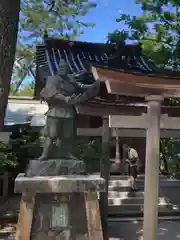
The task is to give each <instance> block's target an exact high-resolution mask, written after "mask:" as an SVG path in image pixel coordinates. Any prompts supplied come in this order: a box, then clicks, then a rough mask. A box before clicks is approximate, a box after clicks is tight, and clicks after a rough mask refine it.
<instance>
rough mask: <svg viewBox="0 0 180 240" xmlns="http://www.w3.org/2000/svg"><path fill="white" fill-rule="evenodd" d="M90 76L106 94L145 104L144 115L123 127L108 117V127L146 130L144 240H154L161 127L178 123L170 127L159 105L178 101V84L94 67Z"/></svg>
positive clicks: (164, 78) (118, 119) (116, 118)
mask: <svg viewBox="0 0 180 240" xmlns="http://www.w3.org/2000/svg"><path fill="white" fill-rule="evenodd" d="M92 73H93V75H94V78H95V79H96V80H99V81H103V82H105V84H106V87H107V90H108V93H109V94H116V95H125V96H137V97H143V98H145V100H146V101H147V115H143V116H142V117H141V116H140V117H136V116H134V119H131V120H130V116H128V117H126V118H127V119H126V120H127V121H126V124H125V121H123V120H122V118H123V116H110V117H109V120H110V121H109V125H110V127H113V128H114V127H116V128H120V127H121V128H123V126H124V128H130V126H131V127H132V128H138V127H139V128H140V129H141V128H145V129H147V131H146V169H145V196H144V234H143V239H145V240H155V239H157V237H156V234H157V225H158V204H157V203H158V192H159V153H160V126H161V127H162V128H164V129H165V128H168V126H170V125H171V128H170V129H172V128H173V126H174V124H175V126H174V129H175V128H177V124H178V125H179V123H180V121H179V119H178V120H177V118H174V119H173V118H171V119H170V121H172V123H171V122H170V121H169V118H168V116H167V115H165V116H161V103H162V102H163V100H164V98H170V97H172V98H177V97H180V81H179V80H177V78H175V77H171V78H170V77H167V76H162V75H156V76H147V75H140V74H139V75H138V74H132V73H124V72H114V71H111V70H109V69H104V68H95V67H92ZM133 120H134V121H133ZM125 125H126V126H125ZM137 125H138V127H137Z"/></svg>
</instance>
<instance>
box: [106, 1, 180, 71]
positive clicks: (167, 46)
mask: <svg viewBox="0 0 180 240" xmlns="http://www.w3.org/2000/svg"><path fill="white" fill-rule="evenodd" d="M136 3H137V4H140V5H141V9H142V12H143V13H142V15H141V16H130V15H128V14H121V15H120V17H119V18H117V19H116V22H123V23H124V24H125V25H127V26H128V30H127V31H124V30H123V31H121V30H116V31H115V32H114V33H111V34H109V36H108V38H109V41H111V39H112V41H114V39H115V38H116V36H120V37H119V38H117V39H116V41H120V42H121V41H122V39H123V40H124V41H125V40H127V39H129V40H132V41H138V42H141V43H142V47H143V50H144V53H145V54H146V55H148V56H149V57H150V58H151V59H152V60H153V61H154V62H155V63H156V65H157V66H158V67H161V68H165V67H169V68H172V69H173V70H179V69H180V68H179V65H180V1H179V0H148V1H145V0H137V1H136Z"/></svg>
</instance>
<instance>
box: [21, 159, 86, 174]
mask: <svg viewBox="0 0 180 240" xmlns="http://www.w3.org/2000/svg"><path fill="white" fill-rule="evenodd" d="M72 174H81V175H85V174H86V169H85V164H84V162H83V161H82V160H78V159H49V160H47V161H40V160H31V161H30V162H29V166H28V168H27V170H26V173H25V175H26V176H27V177H33V176H58V175H72Z"/></svg>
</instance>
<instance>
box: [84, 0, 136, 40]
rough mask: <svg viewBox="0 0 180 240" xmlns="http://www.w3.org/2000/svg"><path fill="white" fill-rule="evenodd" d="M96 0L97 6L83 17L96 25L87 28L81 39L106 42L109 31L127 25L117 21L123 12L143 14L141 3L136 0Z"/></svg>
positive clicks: (85, 20)
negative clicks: (136, 2)
mask: <svg viewBox="0 0 180 240" xmlns="http://www.w3.org/2000/svg"><path fill="white" fill-rule="evenodd" d="M96 2H97V7H96V8H94V9H91V10H90V11H89V12H88V14H87V15H86V16H85V17H83V18H82V20H83V21H84V22H87V23H88V22H90V23H95V24H96V25H95V27H93V28H86V29H85V31H84V34H83V35H82V36H81V37H80V39H79V40H81V41H88V42H105V41H107V33H108V32H112V31H113V30H115V29H118V28H119V29H122V28H124V27H125V26H123V24H122V23H116V21H115V19H116V18H118V17H119V16H120V14H121V13H126V14H130V15H136V16H137V15H141V9H140V5H138V4H135V0H97V1H96Z"/></svg>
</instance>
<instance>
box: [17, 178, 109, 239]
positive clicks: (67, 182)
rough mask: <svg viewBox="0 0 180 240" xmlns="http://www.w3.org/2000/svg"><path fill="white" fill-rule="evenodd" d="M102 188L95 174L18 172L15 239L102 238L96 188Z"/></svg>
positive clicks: (100, 179)
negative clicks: (28, 175) (33, 173)
mask: <svg viewBox="0 0 180 240" xmlns="http://www.w3.org/2000/svg"><path fill="white" fill-rule="evenodd" d="M104 189H105V188H104V180H103V179H102V178H100V177H98V176H76V175H74V176H57V177H48V176H44V177H42V176H41V177H25V176H24V174H20V175H18V177H17V178H16V182H15V192H16V193H19V192H22V198H21V203H20V214H19V220H18V225H17V232H16V240H30V239H31V240H42V239H43V240H57V239H58V240H72V239H76V240H103V236H102V229H101V220H100V212H99V201H98V198H97V191H104Z"/></svg>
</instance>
